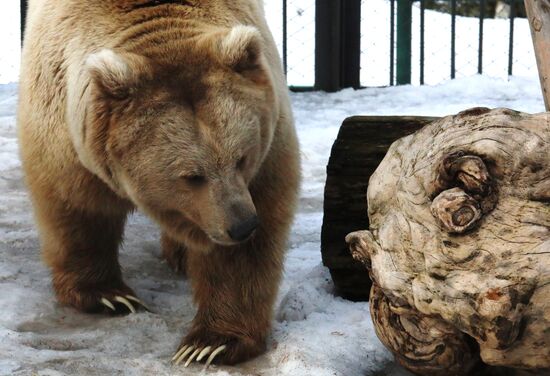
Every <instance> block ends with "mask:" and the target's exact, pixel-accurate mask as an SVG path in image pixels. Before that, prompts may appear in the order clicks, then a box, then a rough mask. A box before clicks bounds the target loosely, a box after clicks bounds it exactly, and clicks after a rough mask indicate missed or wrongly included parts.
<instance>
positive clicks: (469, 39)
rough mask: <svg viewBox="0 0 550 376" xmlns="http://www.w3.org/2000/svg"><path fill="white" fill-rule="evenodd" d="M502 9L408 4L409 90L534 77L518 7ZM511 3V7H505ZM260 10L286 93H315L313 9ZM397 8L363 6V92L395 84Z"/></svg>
mask: <svg viewBox="0 0 550 376" xmlns="http://www.w3.org/2000/svg"><path fill="white" fill-rule="evenodd" d="M506 1H507V3H506V2H501V1H500V2H499V1H497V0H416V1H413V3H412V29H411V30H412V32H411V35H410V39H411V47H412V48H411V83H412V84H417V85H418V84H438V83H441V82H444V81H447V80H449V79H452V78H461V77H467V76H472V75H475V74H479V73H481V74H484V75H488V76H492V77H503V78H505V77H508V76H509V75H510V74H513V75H520V76H536V75H537V68H536V61H535V57H534V52H533V46H532V42H531V35H530V30H529V24H528V22H527V20H526V19H525V18H524V17H523V15H524V14H523V11H522V8H523V0H506ZM511 2H513V3H514V4H515V6H510V4H511ZM264 3H265V6H266V16H267V19H268V23H269V25H270V27H271V29H272V31H273V34H274V36H275V40H276V41H277V45H278V47H279V51H280V53H281V56H282V57H283V60H284V63H285V68H286V71H287V78H288V83H289V85H290V86H309V87H312V86H313V85H314V81H315V3H316V1H315V0H265V1H264ZM397 5H398V0H362V4H361V72H360V77H361V85H362V86H365V87H370V86H388V85H394V84H395V83H396V80H395V78H396V52H397V51H396V36H397V32H398V30H397V22H396V15H397ZM434 8H435V9H434ZM334 53H335V54H337V53H339V51H334Z"/></svg>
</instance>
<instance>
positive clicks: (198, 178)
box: [183, 175, 206, 186]
mask: <svg viewBox="0 0 550 376" xmlns="http://www.w3.org/2000/svg"><path fill="white" fill-rule="evenodd" d="M183 178H184V179H185V181H186V182H187V183H189V184H191V185H195V186H196V185H202V184H204V183H206V176H202V175H186V176H184V177H183Z"/></svg>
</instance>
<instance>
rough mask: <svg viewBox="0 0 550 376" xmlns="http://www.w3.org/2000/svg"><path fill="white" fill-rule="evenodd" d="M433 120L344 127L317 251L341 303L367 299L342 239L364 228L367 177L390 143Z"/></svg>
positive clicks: (371, 119) (362, 276)
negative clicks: (327, 269) (346, 300)
mask: <svg viewBox="0 0 550 376" xmlns="http://www.w3.org/2000/svg"><path fill="white" fill-rule="evenodd" d="M435 119H436V118H433V117H417V116H394V117H391V116H354V117H351V118H348V119H346V120H345V121H344V122H343V124H342V126H341V128H340V131H339V133H338V137H337V139H336V141H335V142H334V145H333V146H332V151H331V155H330V159H329V162H328V166H327V181H326V185H325V199H324V216H323V227H322V231H321V252H322V255H323V263H324V265H325V266H327V267H328V268H329V269H330V272H331V276H332V279H333V281H334V284H335V286H336V289H337V290H338V292H339V294H341V295H342V296H344V297H345V298H348V299H352V300H368V292H369V289H370V279H369V277H368V273H367V272H366V270H365V268H364V267H363V266H362V265H361V264H360V263H358V262H357V261H355V260H353V258H352V257H351V255H350V253H349V250H348V247H347V245H346V242H345V240H344V238H345V236H346V235H347V234H348V233H350V232H352V231H356V230H359V229H363V228H367V227H368V217H367V216H366V213H367V201H366V197H365V192H366V191H367V184H368V181H369V177H370V175H371V174H372V173H373V172H374V170H375V169H376V167H378V164H379V163H380V162H381V161H382V159H383V158H384V156H385V154H386V151H387V150H388V148H389V146H390V145H391V144H392V142H394V141H395V140H397V139H398V138H400V137H403V136H406V135H409V134H411V133H413V132H415V131H416V130H418V129H420V128H422V127H423V126H424V125H425V124H427V123H429V122H431V121H433V120H435Z"/></svg>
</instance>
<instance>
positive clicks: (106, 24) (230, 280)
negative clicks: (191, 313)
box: [18, 0, 300, 364]
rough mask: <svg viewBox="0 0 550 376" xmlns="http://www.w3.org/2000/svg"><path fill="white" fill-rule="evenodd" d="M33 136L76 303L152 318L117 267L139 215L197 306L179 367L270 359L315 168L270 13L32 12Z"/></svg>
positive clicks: (143, 2) (33, 177)
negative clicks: (279, 299)
mask: <svg viewBox="0 0 550 376" xmlns="http://www.w3.org/2000/svg"><path fill="white" fill-rule="evenodd" d="M18 132H19V140H20V147H21V157H22V161H23V167H24V171H25V176H26V181H27V185H28V187H29V190H30V193H31V197H32V201H33V205H34V210H35V215H36V221H37V223H38V228H39V230H40V237H41V248H42V254H43V258H44V260H45V262H46V263H47V264H48V266H49V267H50V268H51V271H52V280H53V287H54V289H55V293H56V295H57V298H58V300H59V301H60V302H61V303H64V304H68V305H71V306H73V307H75V308H77V309H79V310H82V311H86V312H103V311H110V310H113V311H121V310H130V311H132V312H133V311H134V306H138V304H141V302H140V301H139V299H137V297H136V296H135V294H134V292H133V291H132V290H131V289H130V288H129V287H128V286H127V285H126V284H125V283H124V281H123V280H122V277H121V271H120V266H119V263H118V260H117V252H118V251H117V250H118V246H119V244H120V242H121V239H122V235H123V229H124V224H125V220H126V216H127V214H128V213H129V212H131V211H132V210H134V208H138V209H140V210H142V211H143V212H145V213H146V214H147V215H148V216H150V217H151V218H152V219H154V220H155V221H156V222H157V223H158V224H159V225H160V227H161V229H162V231H163V236H162V246H163V254H164V255H165V257H166V258H167V259H168V260H169V261H170V262H171V263H172V264H173V266H175V267H180V268H185V269H186V271H187V274H188V276H189V278H190V279H191V282H192V286H193V291H194V297H195V301H196V303H197V305H198V312H197V314H196V317H195V318H194V321H193V323H192V327H191V330H190V332H189V333H188V334H187V336H185V337H184V339H183V341H182V342H181V345H180V347H179V349H178V350H179V351H178V352H177V353H176V356H175V358H174V359H175V361H176V362H178V363H179V362H181V361H187V362H186V363H187V364H189V362H191V361H193V360H203V359H206V356H207V355H208V356H209V358H208V359H209V360H212V358H213V357H216V358H215V361H216V362H218V363H225V364H233V363H236V362H240V361H243V360H246V359H248V358H251V357H253V356H256V355H258V354H260V353H261V352H262V351H264V349H265V341H266V336H267V335H268V333H269V329H270V322H271V318H272V310H273V305H274V300H275V297H276V294H277V290H278V285H279V281H280V278H281V273H282V267H283V258H284V253H285V248H286V245H287V244H286V243H287V236H288V232H289V229H290V225H291V222H292V218H293V215H294V211H295V206H296V201H297V191H298V185H299V177H300V168H299V151H298V143H297V139H296V132H295V129H294V125H293V118H292V113H291V109H290V104H289V98H288V94H287V87H286V84H285V78H284V74H283V71H282V68H281V63H280V60H279V57H278V54H277V50H276V47H275V43H274V41H273V39H272V36H271V35H270V32H269V30H268V27H267V25H266V21H265V17H264V14H263V9H262V2H261V0H231V1H230V0H31V1H30V4H29V13H28V18H27V29H26V33H25V41H24V48H23V63H22V68H21V79H20V97H19V110H18ZM126 307H127V308H126Z"/></svg>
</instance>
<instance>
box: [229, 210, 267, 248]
mask: <svg viewBox="0 0 550 376" xmlns="http://www.w3.org/2000/svg"><path fill="white" fill-rule="evenodd" d="M259 223H260V222H259V221H258V216H256V215H253V216H252V217H250V218H248V219H246V220H244V221H242V222H240V223H238V224H236V225H233V226H232V227H231V229H230V230H229V231H227V233H228V234H229V237H230V238H231V239H233V240H235V241H237V242H242V241H245V240H246V239H248V238H249V237H250V235H252V233H253V232H254V230H256V227H258V224H259Z"/></svg>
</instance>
